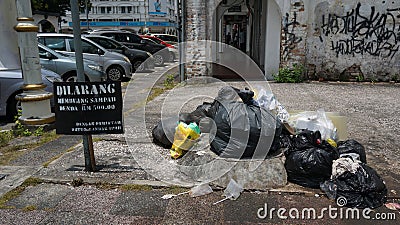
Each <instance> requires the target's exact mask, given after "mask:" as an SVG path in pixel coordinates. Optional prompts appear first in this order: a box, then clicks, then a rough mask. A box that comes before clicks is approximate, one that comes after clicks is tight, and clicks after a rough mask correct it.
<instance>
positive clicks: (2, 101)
mask: <svg viewBox="0 0 400 225" xmlns="http://www.w3.org/2000/svg"><path fill="white" fill-rule="evenodd" d="M41 71H42V80H43V84H45V85H46V88H45V90H46V91H48V92H51V93H53V82H55V81H62V79H61V77H60V75H58V74H56V73H54V72H52V71H50V70H46V69H43V68H42V70H41ZM23 85H24V79H23V78H22V71H21V70H20V69H17V70H0V87H1V89H0V116H6V119H7V120H9V121H12V120H13V119H14V117H15V116H16V115H17V114H18V109H19V108H20V106H21V104H20V102H19V101H17V100H16V99H15V96H16V95H17V94H20V93H22V91H23V90H22V87H23ZM50 102H51V106H52V107H54V101H53V100H51V101H50Z"/></svg>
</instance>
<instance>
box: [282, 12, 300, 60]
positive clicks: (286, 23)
mask: <svg viewBox="0 0 400 225" xmlns="http://www.w3.org/2000/svg"><path fill="white" fill-rule="evenodd" d="M299 25H300V23H299V22H298V21H297V14H296V12H294V13H293V17H292V18H291V19H290V16H289V13H286V16H285V17H284V18H283V35H284V38H283V45H282V47H283V53H282V55H283V59H285V60H287V58H288V56H289V53H290V51H291V50H293V49H295V48H296V46H297V44H298V43H300V42H301V41H302V40H303V39H302V38H301V37H298V36H296V34H295V28H296V26H299Z"/></svg>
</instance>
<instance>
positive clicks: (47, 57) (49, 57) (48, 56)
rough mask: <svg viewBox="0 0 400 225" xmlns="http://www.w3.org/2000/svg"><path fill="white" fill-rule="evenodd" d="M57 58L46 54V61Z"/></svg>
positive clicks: (48, 53)
mask: <svg viewBox="0 0 400 225" xmlns="http://www.w3.org/2000/svg"><path fill="white" fill-rule="evenodd" d="M54 58H55V57H54V56H53V54H51V53H50V52H46V59H54Z"/></svg>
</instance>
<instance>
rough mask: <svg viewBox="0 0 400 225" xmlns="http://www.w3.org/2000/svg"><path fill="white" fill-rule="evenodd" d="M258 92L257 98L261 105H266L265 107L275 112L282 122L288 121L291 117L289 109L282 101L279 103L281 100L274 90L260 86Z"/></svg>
mask: <svg viewBox="0 0 400 225" xmlns="http://www.w3.org/2000/svg"><path fill="white" fill-rule="evenodd" d="M256 93H257V94H256V95H257V96H256V97H255V99H256V102H257V104H258V105H259V106H260V107H264V108H265V109H268V110H270V111H272V112H274V113H275V114H276V116H277V118H278V119H279V120H280V121H281V122H282V123H286V122H288V120H289V117H290V115H289V113H288V111H287V110H286V109H285V107H284V106H283V105H282V104H281V103H279V101H278V100H277V99H276V98H275V96H274V94H272V92H270V91H267V90H265V89H263V88H259V90H257V91H256Z"/></svg>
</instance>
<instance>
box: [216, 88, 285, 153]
mask: <svg viewBox="0 0 400 225" xmlns="http://www.w3.org/2000/svg"><path fill="white" fill-rule="evenodd" d="M235 93H237V94H238V95H239V96H240V98H241V99H242V101H234V100H232V99H231V96H234V94H235ZM253 96H254V93H253V92H252V91H249V90H237V89H233V88H230V87H227V88H224V89H222V90H221V91H220V92H219V93H218V97H217V98H216V100H215V101H214V102H213V105H212V106H211V109H212V110H211V111H212V112H211V113H210V117H211V118H213V119H214V122H215V124H216V126H217V132H216V135H215V138H214V139H213V140H212V142H211V150H212V151H213V152H214V153H216V154H217V155H219V156H221V157H224V158H236V159H240V158H258V159H260V158H266V156H267V155H268V153H269V152H275V151H277V150H278V149H279V148H280V144H279V135H280V133H281V131H282V124H281V123H280V121H279V120H278V119H276V116H274V115H273V114H272V113H271V112H269V111H268V110H267V109H265V108H260V107H259V106H257V104H256V102H255V101H254V99H253ZM214 112H215V113H214ZM212 113H214V114H212Z"/></svg>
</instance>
